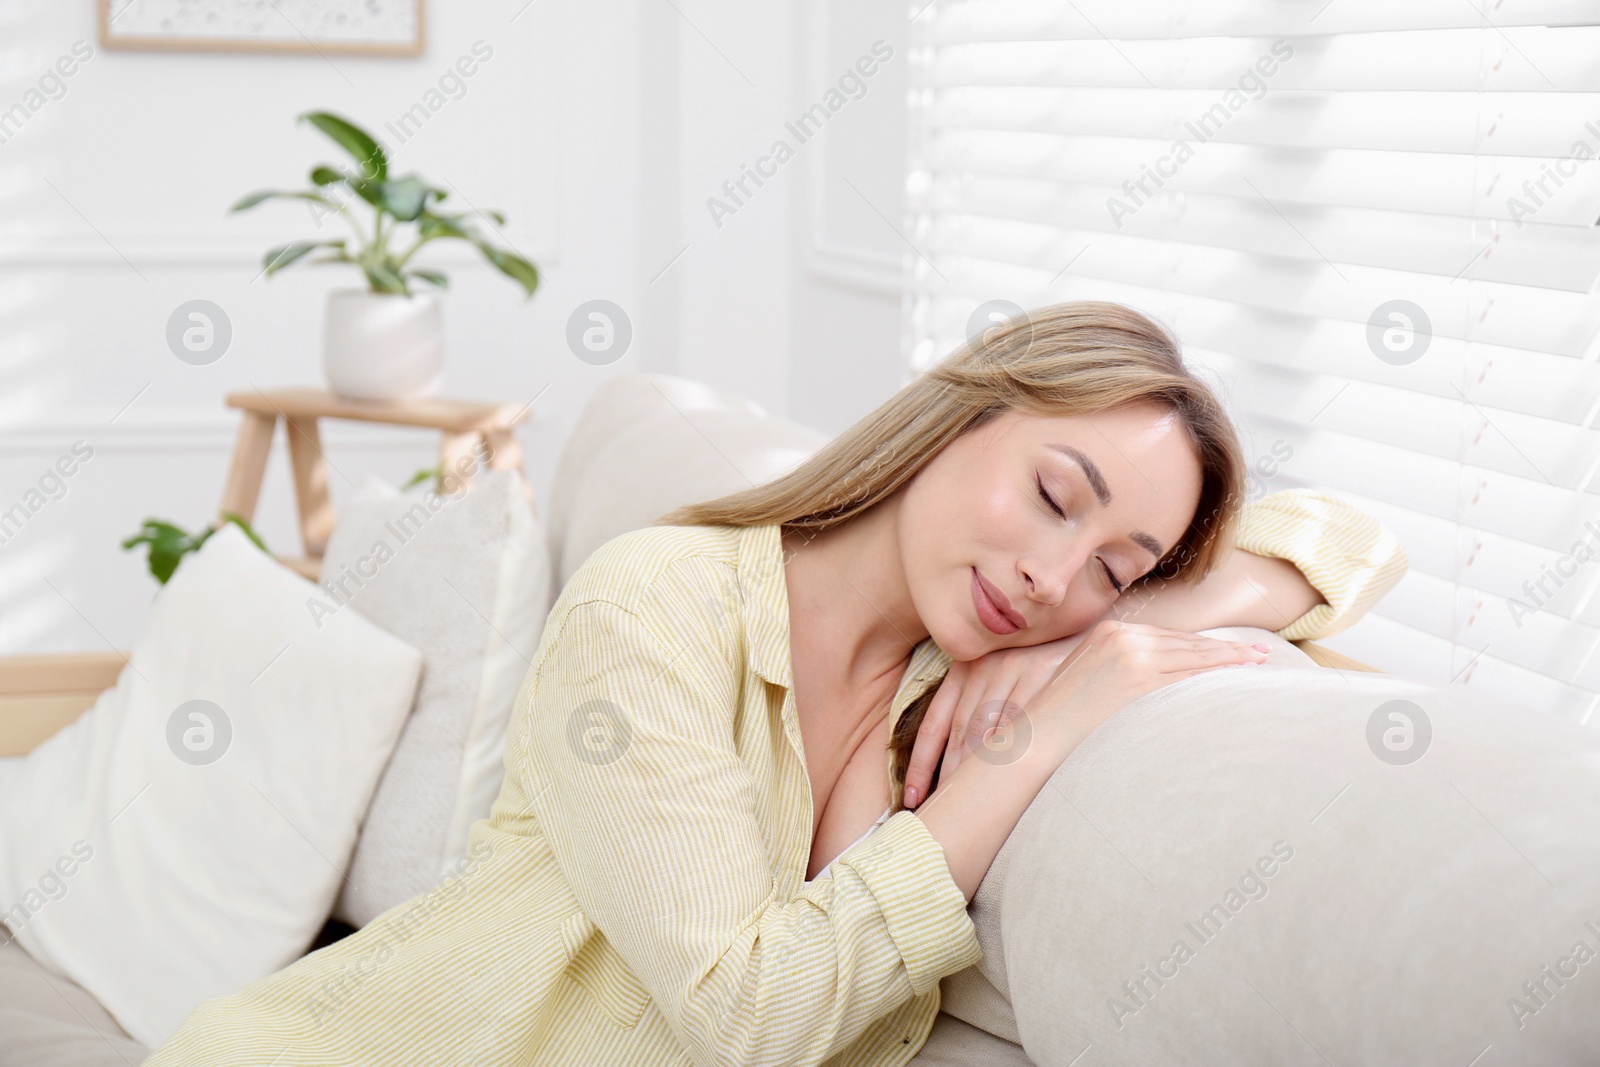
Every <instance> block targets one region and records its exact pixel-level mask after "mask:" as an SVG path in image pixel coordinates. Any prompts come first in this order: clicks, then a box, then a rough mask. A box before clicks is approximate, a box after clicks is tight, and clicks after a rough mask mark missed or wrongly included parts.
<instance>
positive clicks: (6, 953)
mask: <svg viewBox="0 0 1600 1067" xmlns="http://www.w3.org/2000/svg"><path fill="white" fill-rule="evenodd" d="M824 440H826V438H824V437H822V435H821V434H818V432H814V430H811V429H806V427H802V426H797V424H794V422H787V421H784V419H778V418H773V416H770V414H766V413H765V411H762V410H760V408H758V406H757V405H754V403H750V402H747V400H742V398H739V397H730V395H726V394H722V392H718V390H714V389H710V387H707V386H702V384H699V382H693V381H686V379H680V378H672V376H661V374H626V376H619V378H613V379H610V381H608V382H605V384H603V386H602V387H598V389H597V390H595V394H594V397H592V400H590V403H589V405H587V406H586V410H584V413H582V416H581V418H579V421H578V422H576V426H574V427H573V430H571V434H570V437H568V440H566V443H565V446H563V450H562V454H560V458H558V462H557V469H555V478H554V485H552V493H550V499H549V501H547V502H546V506H544V507H542V509H541V510H542V523H541V533H542V537H544V541H546V550H547V553H549V577H550V581H549V592H547V598H546V600H544V601H542V603H544V606H546V608H547V606H549V603H554V598H555V597H557V595H558V592H560V589H562V585H563V584H565V582H566V581H568V579H570V577H571V574H573V573H574V571H576V569H578V568H579V566H581V565H582V561H584V560H586V558H587V555H589V553H590V552H594V549H597V547H598V545H602V544H605V542H606V541H608V539H611V537H614V536H618V534H621V533H626V531H629V530H634V528H638V526H643V525H648V523H650V522H651V520H653V518H654V517H658V515H661V514H664V512H667V510H670V509H672V507H675V506H678V504H685V502H690V501H694V499H706V498H712V496H717V494H722V493H726V491H733V490H739V488H744V486H749V485H752V483H757V482H760V480H763V478H768V477H773V475H776V474H779V472H782V470H786V469H789V467H792V466H794V464H797V462H798V461H800V459H803V458H805V456H806V454H810V453H811V451H814V450H816V448H818V446H819V445H822V442H824ZM1208 633H1213V635H1218V637H1229V638H1238V640H1266V641H1269V643H1270V645H1272V649H1274V651H1272V654H1270V657H1269V661H1267V664H1266V667H1272V669H1277V673H1275V675H1272V672H1266V673H1269V675H1272V680H1275V681H1278V683H1283V681H1286V680H1288V673H1285V672H1299V673H1301V675H1302V677H1307V678H1310V677H1318V678H1322V683H1320V685H1326V683H1328V681H1331V680H1338V683H1339V686H1349V685H1352V683H1350V680H1352V678H1362V677H1365V678H1368V680H1370V681H1371V683H1374V685H1378V686H1379V688H1378V689H1370V691H1363V694H1362V696H1360V701H1370V699H1374V696H1378V694H1381V693H1382V689H1381V686H1382V685H1384V683H1387V681H1392V680H1390V678H1389V677H1387V675H1379V673H1378V672H1373V670H1371V669H1370V667H1365V665H1362V664H1357V662H1354V661H1349V659H1346V657H1341V656H1338V654H1336V653H1331V651H1330V649H1325V648H1320V646H1317V645H1315V643H1314V641H1294V643H1291V641H1285V640H1283V638H1280V637H1277V635H1275V633H1270V632H1267V630H1259V629H1253V627H1227V629H1219V630H1210V632H1208ZM35 669H37V665H35ZM3 678H5V664H0V681H3ZM1197 681H1200V680H1198V678H1192V680H1189V681H1187V683H1184V685H1174V686H1168V688H1166V689H1162V691H1158V693H1163V694H1166V696H1165V697H1162V701H1166V704H1165V705H1163V704H1162V701H1154V699H1150V697H1146V701H1144V705H1146V712H1147V715H1149V713H1160V712H1155V710H1149V709H1160V707H1166V709H1168V710H1166V713H1176V712H1173V704H1171V701H1176V699H1178V697H1179V693H1178V691H1179V689H1184V688H1186V686H1189V688H1190V689H1192V691H1194V693H1200V691H1202V689H1203V686H1195V685H1194V683H1197ZM59 685H61V688H62V691H75V689H74V686H78V688H82V681H77V683H74V681H62V683H59ZM102 685H104V681H102ZM1357 688H1358V686H1357ZM0 691H3V685H0ZM1408 691H1410V689H1408ZM1330 693H1331V694H1333V696H1330V699H1334V701H1338V699H1342V701H1344V702H1346V704H1349V702H1350V696H1349V691H1347V689H1346V688H1336V689H1333V691H1330ZM1152 696H1157V694H1152ZM1413 696H1416V693H1413ZM1224 699H1226V701H1227V697H1224ZM1360 701H1358V702H1360ZM1227 702H1232V704H1238V701H1227ZM1245 704H1248V701H1246V702H1245ZM1269 704H1270V702H1269ZM1179 707H1181V705H1179ZM1261 707H1267V704H1262V705H1261ZM1341 707H1342V705H1341ZM1362 707H1365V704H1362ZM1123 718H1128V717H1117V720H1114V721H1120V720H1123ZM1334 718H1336V715H1333V713H1330V717H1328V721H1333V720H1334ZM1128 721H1130V723H1131V725H1130V726H1128V729H1138V728H1139V726H1142V725H1146V723H1147V718H1141V717H1133V718H1130V720H1128ZM1251 721H1253V723H1254V725H1253V728H1258V729H1259V728H1264V729H1267V731H1269V733H1270V731H1272V729H1274V726H1272V725H1270V723H1272V718H1270V717H1266V718H1261V720H1259V721H1256V720H1251ZM1298 721H1299V720H1298ZM1262 723H1267V725H1266V726H1262ZM0 728H3V720H0ZM1099 736H1101V734H1096V737H1091V741H1096V739H1098V737H1099ZM1566 741H1570V739H1565V737H1563V739H1560V744H1557V742H1550V745H1547V749H1546V750H1544V752H1549V753H1554V752H1555V749H1557V747H1560V745H1566ZM1283 744H1307V739H1306V737H1286V739H1285V741H1283ZM1315 744H1326V739H1323V741H1317V742H1315ZM1565 750H1566V752H1571V745H1566V749H1565ZM1486 752H1490V750H1488V749H1480V750H1475V758H1483V757H1485V753H1486ZM1112 755H1115V753H1112ZM1579 755H1582V753H1579ZM1168 757H1171V753H1168ZM1552 758H1554V755H1552ZM1573 758H1576V757H1573ZM1107 760H1110V757H1109V755H1107V753H1106V752H1104V750H1102V745H1091V744H1088V742H1086V744H1085V745H1083V752H1082V753H1074V760H1069V763H1067V765H1064V768H1062V773H1064V774H1062V776H1058V777H1059V779H1061V781H1059V782H1056V781H1053V787H1051V789H1046V790H1045V793H1042V798H1048V801H1050V803H1048V805H1037V806H1038V808H1040V809H1038V811H1034V809H1030V811H1029V814H1027V816H1026V817H1024V821H1022V824H1019V827H1018V832H1016V833H1014V835H1013V840H1011V841H1008V845H1006V849H1005V851H1002V856H1000V857H998V859H997V862H995V867H994V869H992V870H990V877H989V878H986V881H984V885H982V886H981V888H979V893H978V896H976V897H974V901H973V904H971V909H970V910H971V915H973V918H974V923H976V925H978V929H979V937H981V941H982V942H984V949H986V960H984V961H982V963H981V965H978V966H974V968H970V969H968V971H963V973H960V974H952V976H947V977H946V979H944V981H942V982H941V992H942V995H944V1011H941V1014H939V1017H938V1022H936V1025H934V1030H933V1033H931V1035H930V1040H928V1043H926V1045H925V1046H923V1048H922V1051H920V1053H918V1054H917V1057H915V1059H914V1061H912V1062H915V1064H922V1065H925V1067H928V1065H952V1067H954V1065H957V1064H995V1062H998V1064H1016V1065H1024V1064H1034V1062H1058V1054H1056V1051H1054V1048H1056V1045H1058V1043H1062V1045H1064V1043H1070V1041H1058V1038H1059V1035H1054V1033H1051V1035H1045V1033H1042V1032H1038V1025H1040V1022H1038V1021H1037V1017H1035V1016H1024V1014H1021V1013H1014V1011H1013V1005H1014V1003H1016V1001H1018V1000H1019V998H1018V997H1016V995H1014V993H1013V989H1016V987H1014V982H1016V973H1014V971H1013V973H1010V974H1008V971H1006V968H1008V966H1010V963H1008V960H1011V961H1016V965H1018V966H1022V965H1024V963H1027V961H1026V960H1024V957H1026V952H1024V945H1022V942H1026V941H1027V936H1026V933H1022V928H1018V926H1013V928H1011V929H1006V928H1005V921H1003V920H1005V909H1006V902H1008V901H1013V899H1019V897H1021V896H1022V894H1024V886H1019V885H1018V881H1016V880H1008V878H1006V873H1008V872H1010V870H1018V869H1027V865H1029V864H1035V865H1038V864H1040V862H1043V861H1038V859H1035V856H1034V853H1038V851H1043V853H1050V851H1051V849H1050V848H1048V841H1051V840H1056V838H1061V837H1064V835H1066V833H1067V830H1064V829H1062V827H1061V819H1062V817H1075V816H1072V814H1070V813H1067V814H1062V808H1061V803H1059V798H1061V797H1062V795H1066V793H1064V792H1062V790H1064V787H1066V785H1067V782H1069V777H1070V774H1072V771H1074V768H1078V766H1082V768H1099V766H1115V760H1110V763H1109V765H1107ZM6 763H16V760H0V776H3V774H5V765H6ZM1246 777H1248V776H1246ZM1301 777H1304V774H1302V776H1301ZM1592 777H1594V776H1592V774H1589V776H1587V777H1586V779H1584V781H1586V782H1587V781H1590V779H1592ZM1261 789H1262V787H1261V785H1258V787H1251V785H1250V784H1248V781H1243V782H1242V784H1240V797H1246V798H1261V797H1262V793H1261ZM1173 797H1174V798H1176V797H1181V790H1178V792H1176V793H1173ZM1085 803H1086V801H1085ZM1264 803H1266V805H1267V806H1270V798H1267V800H1266V801H1264ZM1045 806H1048V808H1050V811H1045V809H1043V808H1045ZM1074 809H1075V808H1074ZM1125 829H1126V827H1125ZM1102 830H1104V827H1099V829H1096V833H1099V835H1101V837H1102V838H1104V840H1106V841H1110V840H1112V838H1110V837H1106V835H1104V833H1102ZM1134 832H1138V829H1136V827H1134ZM1074 833H1075V832H1074ZM1224 835H1226V833H1224ZM1024 837H1026V838H1027V840H1029V843H1030V845H1029V846H1024V845H1021V838H1024ZM1146 837H1147V838H1149V837H1150V832H1149V829H1146ZM1568 837H1571V835H1568ZM1086 846H1088V843H1085V848H1086ZM1251 848H1254V845H1251ZM1101 851H1104V849H1101ZM1114 851H1115V849H1114ZM1224 851H1226V849H1224ZM1258 851H1259V849H1258ZM1146 854H1149V853H1147V849H1146ZM1102 859H1104V856H1098V857H1096V864H1094V865H1093V870H1098V872H1099V873H1101V875H1104V877H1107V878H1112V880H1120V878H1123V877H1126V870H1120V872H1110V873H1107V872H1106V870H1102V869H1101V865H1099V864H1101V862H1102ZM1229 862H1232V857H1230V861H1229ZM1045 867H1046V869H1048V864H1045ZM1050 870H1051V873H1050V875H1048V877H1050V878H1054V880H1061V878H1069V877H1082V875H1080V873H1070V875H1069V873H1062V872H1061V870H1054V869H1050ZM1040 877H1045V875H1040ZM1118 885H1120V883H1118ZM1101 891H1106V885H1101V883H1096V885H1094V886H1085V893H1086V894H1093V893H1101ZM1115 891H1117V893H1118V894H1123V896H1125V894H1126V889H1125V888H1117V889H1115ZM1090 899H1093V897H1090ZM1038 905H1040V904H1034V907H1038ZM1016 907H1018V909H1021V905H1016ZM1018 913H1021V912H1019V910H1018ZM336 926H338V925H336V923H330V925H328V926H326V928H325V929H323V933H322V934H318V939H317V941H314V942H310V944H307V945H306V949H307V950H310V949H314V947H315V945H317V944H323V942H325V941H326V939H328V937H331V936H338V928H336ZM1032 963H1034V965H1037V963H1038V961H1037V960H1034V961H1032ZM1018 992H1021V990H1018ZM1128 1006H1130V1009H1131V1011H1136V1009H1138V1008H1136V1006H1134V1001H1133V1000H1130V1001H1128ZM1114 1014H1115V1013H1114ZM1150 1014H1154V1013H1147V1014H1146V1017H1147V1019H1149V1017H1150ZM1029 1027H1032V1029H1034V1030H1035V1032H1034V1033H1032V1035H1030V1033H1029ZM1174 1033H1176V1030H1174ZM1030 1037H1032V1038H1034V1040H1032V1043H1029V1038H1030ZM1146 1048H1152V1046H1146ZM144 1053H146V1048H144V1046H142V1045H139V1043H138V1041H136V1040H133V1038H131V1037H130V1035H128V1032H126V1030H125V1029H123V1027H120V1025H118V1022H117V1021H115V1019H114V1016H112V1014H110V1013H107V1011H106V1008H104V1006H102V1005H101V1003H98V1001H96V998H94V997H93V995H90V993H88V992H86V990H85V989H82V987H80V985H77V984H75V982H74V981H72V979H69V977H67V976H66V974H61V973H53V971H50V969H48V968H45V966H42V965H40V963H38V961H35V960H32V958H30V957H29V953H27V952H26V950H24V949H22V947H21V945H19V944H18V942H16V941H11V942H8V944H5V945H3V947H0V1067H5V1065H8V1064H50V1065H56V1067H66V1065H85V1067H88V1065H91V1064H136V1062H139V1059H141V1057H142V1056H144ZM1070 1053H1072V1054H1078V1053H1077V1049H1070ZM1069 1059H1070V1056H1061V1057H1059V1062H1062V1064H1064V1062H1069ZM1467 1059H1470V1056H1469V1057H1467ZM1086 1062H1088V1061H1086ZM1101 1062H1133V1061H1120V1059H1109V1061H1101ZM1144 1062H1154V1061H1144ZM1240 1062H1253V1061H1240ZM1259 1062H1269V1061H1266V1059H1262V1061H1259ZM1530 1062H1531V1061H1530Z"/></svg>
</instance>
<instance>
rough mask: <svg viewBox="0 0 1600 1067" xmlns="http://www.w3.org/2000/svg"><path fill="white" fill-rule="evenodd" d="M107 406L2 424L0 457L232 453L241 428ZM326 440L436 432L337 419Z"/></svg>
mask: <svg viewBox="0 0 1600 1067" xmlns="http://www.w3.org/2000/svg"><path fill="white" fill-rule="evenodd" d="M112 414H114V412H110V411H109V410H108V411H107V412H106V413H105V414H102V415H100V416H99V417H96V415H95V414H94V413H91V412H80V413H78V414H77V415H75V416H69V417H65V418H60V419H48V420H40V421H38V422H31V423H26V424H22V425H18V424H14V423H13V424H11V425H7V426H5V427H0V458H7V457H16V456H35V455H39V454H41V453H50V454H54V453H59V452H62V451H64V450H66V449H67V448H70V447H71V445H72V443H73V442H74V441H78V440H83V441H86V442H88V443H89V445H90V447H92V448H94V449H95V450H96V451H100V450H102V449H103V450H105V451H106V452H109V453H139V452H151V453H162V454H168V453H180V454H181V453H195V454H201V453H205V454H209V453H213V452H219V451H221V452H232V451H233V446H234V441H235V439H236V437H237V435H238V431H239V421H240V420H239V416H238V415H237V414H235V415H232V416H229V415H226V414H221V413H217V414H209V413H208V414H206V415H204V416H201V415H198V414H197V415H195V416H192V417H191V416H186V415H177V414H175V415H173V416H172V417H170V418H166V419H159V420H158V419H130V418H128V417H127V416H123V417H122V418H120V419H118V420H117V421H116V422H111V421H110V417H111V415H112ZM321 436H322V440H323V442H324V444H326V445H328V446H331V447H339V448H346V447H348V448H369V449H370V448H379V449H388V448H393V449H410V448H412V447H414V446H415V445H416V444H418V443H422V444H425V445H426V446H427V447H428V448H429V449H432V448H434V447H436V445H437V438H438V434H437V432H436V431H425V430H415V429H414V430H410V431H408V430H407V429H406V428H404V427H377V426H367V425H364V424H362V423H355V422H345V421H341V420H338V419H327V420H323V421H322V424H321ZM272 443H273V448H274V449H276V450H279V451H282V450H283V449H284V448H285V447H286V445H285V437H284V433H283V429H282V428H281V427H280V428H279V430H278V432H277V433H276V434H275V435H274V436H273V440H272Z"/></svg>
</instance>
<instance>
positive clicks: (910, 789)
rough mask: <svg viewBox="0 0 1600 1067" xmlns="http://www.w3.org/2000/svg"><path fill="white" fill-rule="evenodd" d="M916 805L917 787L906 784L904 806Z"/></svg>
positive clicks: (912, 806)
mask: <svg viewBox="0 0 1600 1067" xmlns="http://www.w3.org/2000/svg"><path fill="white" fill-rule="evenodd" d="M916 806H917V787H916V786H914V785H908V786H906V807H908V808H914V807H916Z"/></svg>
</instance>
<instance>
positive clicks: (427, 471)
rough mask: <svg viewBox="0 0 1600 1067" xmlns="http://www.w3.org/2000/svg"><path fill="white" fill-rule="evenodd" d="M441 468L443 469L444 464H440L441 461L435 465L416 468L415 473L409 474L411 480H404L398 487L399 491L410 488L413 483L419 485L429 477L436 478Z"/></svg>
mask: <svg viewBox="0 0 1600 1067" xmlns="http://www.w3.org/2000/svg"><path fill="white" fill-rule="evenodd" d="M442 470H444V464H442V463H441V464H439V466H437V467H423V468H422V469H420V470H418V471H417V473H415V474H413V475H412V476H411V480H410V481H408V482H406V484H405V485H402V486H401V487H400V491H401V492H405V491H406V490H407V489H410V488H411V487H412V486H413V485H420V484H421V483H423V482H425V481H427V480H428V479H429V478H437V477H439V472H440V471H442Z"/></svg>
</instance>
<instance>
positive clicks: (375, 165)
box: [300, 111, 389, 182]
mask: <svg viewBox="0 0 1600 1067" xmlns="http://www.w3.org/2000/svg"><path fill="white" fill-rule="evenodd" d="M300 118H301V120H302V121H305V122H309V123H311V124H312V125H313V126H315V127H316V128H317V129H319V130H321V131H322V132H323V133H325V134H327V135H328V136H329V137H330V138H332V139H333V141H334V142H335V143H336V144H338V145H339V147H341V148H343V149H344V150H345V151H346V152H349V153H350V154H351V155H352V156H354V157H355V161H356V162H357V163H359V164H361V174H360V177H363V178H368V179H371V180H374V181H380V182H381V181H384V180H385V179H387V178H388V177H389V160H388V157H386V156H385V155H384V154H383V149H382V148H380V147H379V146H378V142H377V141H375V140H374V139H373V138H372V135H371V134H369V133H368V132H367V131H366V130H363V129H362V128H361V127H359V126H357V125H356V124H355V123H353V122H351V121H349V120H348V119H342V118H340V117H339V116H338V115H335V114H333V113H331V112H328V111H307V112H305V113H304V114H302V115H301V116H300Z"/></svg>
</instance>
